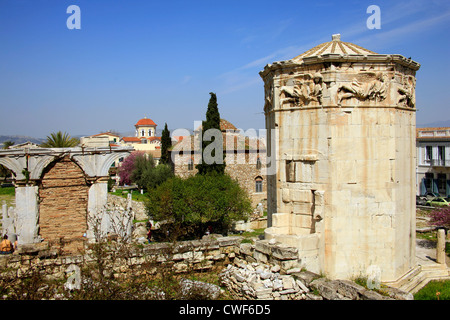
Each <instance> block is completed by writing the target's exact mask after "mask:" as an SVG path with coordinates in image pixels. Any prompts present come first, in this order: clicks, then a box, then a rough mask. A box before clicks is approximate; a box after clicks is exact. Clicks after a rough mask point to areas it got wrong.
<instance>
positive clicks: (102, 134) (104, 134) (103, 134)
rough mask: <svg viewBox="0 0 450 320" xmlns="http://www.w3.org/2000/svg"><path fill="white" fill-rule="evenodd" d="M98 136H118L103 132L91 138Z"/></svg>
mask: <svg viewBox="0 0 450 320" xmlns="http://www.w3.org/2000/svg"><path fill="white" fill-rule="evenodd" d="M98 136H113V137H119V135H118V134H115V133H112V132H103V133H98V134H94V135H92V136H91V137H98Z"/></svg>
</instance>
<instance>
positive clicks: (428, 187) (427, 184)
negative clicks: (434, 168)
mask: <svg viewBox="0 0 450 320" xmlns="http://www.w3.org/2000/svg"><path fill="white" fill-rule="evenodd" d="M433 179H434V173H430V172H427V173H425V179H424V182H425V189H426V191H427V192H431V191H432V186H431V185H432V183H433Z"/></svg>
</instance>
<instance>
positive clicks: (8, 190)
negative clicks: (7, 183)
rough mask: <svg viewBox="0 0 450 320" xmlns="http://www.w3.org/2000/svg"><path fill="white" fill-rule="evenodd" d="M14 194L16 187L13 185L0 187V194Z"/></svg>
mask: <svg viewBox="0 0 450 320" xmlns="http://www.w3.org/2000/svg"><path fill="white" fill-rule="evenodd" d="M15 194H16V188H14V187H6V188H0V195H5V196H14V195H15Z"/></svg>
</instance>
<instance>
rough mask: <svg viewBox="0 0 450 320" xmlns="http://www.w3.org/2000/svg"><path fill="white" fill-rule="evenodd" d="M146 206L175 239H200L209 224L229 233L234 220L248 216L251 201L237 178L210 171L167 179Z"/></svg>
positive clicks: (217, 230) (163, 228)
mask: <svg viewBox="0 0 450 320" xmlns="http://www.w3.org/2000/svg"><path fill="white" fill-rule="evenodd" d="M146 207H147V210H148V213H149V216H150V218H151V219H153V220H154V221H159V222H164V223H162V224H161V230H164V232H163V234H166V232H167V231H169V232H168V234H170V235H171V236H173V238H172V239H171V240H173V239H186V238H200V237H201V236H202V235H203V234H204V232H205V231H206V229H207V228H208V227H212V228H213V232H222V233H227V232H228V231H229V230H230V228H231V226H232V222H233V221H236V220H242V219H244V220H246V219H247V217H248V213H249V212H251V201H250V198H249V196H248V194H247V192H246V191H245V190H243V189H242V188H241V187H240V185H239V183H238V182H237V180H234V179H232V178H231V177H230V176H229V175H227V174H217V173H210V174H204V175H196V176H192V177H189V178H187V179H182V178H180V177H173V178H170V179H168V180H166V181H165V182H164V183H162V184H161V185H160V186H158V187H157V188H156V189H154V190H152V192H150V193H149V199H148V201H147V202H146ZM164 240H167V239H164Z"/></svg>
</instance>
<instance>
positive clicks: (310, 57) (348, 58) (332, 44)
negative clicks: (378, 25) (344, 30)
mask: <svg viewBox="0 0 450 320" xmlns="http://www.w3.org/2000/svg"><path fill="white" fill-rule="evenodd" d="M325 62H351V63H352V62H362V63H398V64H400V65H402V66H405V67H407V68H411V69H412V70H415V71H417V70H419V68H420V64H419V63H417V62H416V61H414V60H411V58H408V59H407V58H405V57H404V56H402V55H400V54H379V53H376V52H373V51H371V50H368V49H366V48H363V47H361V46H358V45H356V44H354V43H350V42H344V41H341V35H340V34H333V35H332V37H331V41H328V42H324V43H322V44H319V45H318V46H315V47H314V48H312V49H309V50H308V51H305V52H304V53H302V54H300V55H298V56H296V57H295V58H292V59H290V60H285V61H275V62H273V63H271V64H267V65H266V66H265V67H264V70H262V71H261V72H260V73H259V74H260V76H261V77H263V78H264V77H265V76H266V75H268V74H269V73H270V72H271V71H274V70H277V69H280V68H281V69H284V68H297V67H303V66H306V65H313V64H317V63H325Z"/></svg>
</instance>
